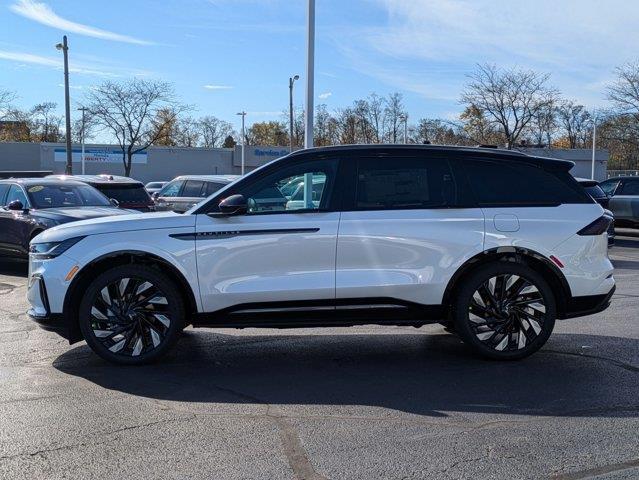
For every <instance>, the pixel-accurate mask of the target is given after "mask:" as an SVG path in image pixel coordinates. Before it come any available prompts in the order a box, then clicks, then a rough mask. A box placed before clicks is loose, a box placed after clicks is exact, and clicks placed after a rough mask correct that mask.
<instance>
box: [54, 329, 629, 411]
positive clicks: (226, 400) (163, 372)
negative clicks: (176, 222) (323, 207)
mask: <svg viewBox="0 0 639 480" xmlns="http://www.w3.org/2000/svg"><path fill="white" fill-rule="evenodd" d="M430 328H431V331H434V332H439V330H437V329H436V328H434V327H430ZM638 348H639V340H636V339H630V338H617V337H602V336H589V335H565V334H555V335H554V336H553V337H552V338H551V340H550V342H549V343H548V344H547V346H546V348H544V349H543V350H542V351H540V352H538V353H537V354H535V355H533V356H532V357H530V358H528V359H526V360H523V361H519V362H495V361H486V360H481V359H479V358H477V357H475V356H473V355H471V354H470V352H469V351H468V349H467V348H466V347H465V346H464V345H462V344H461V343H460V341H459V340H458V339H457V337H455V336H453V335H442V334H439V333H438V334H434V335H428V334H424V335H421V334H417V335H415V334H413V335H408V334H402V333H401V332H398V333H391V334H389V333H383V334H382V333H381V332H380V334H343V335H339V334H336V335H317V334H314V335H308V336H304V335H281V334H279V335H272V336H267V335H264V336H261V335H260V336H255V335H251V336H236V335H225V334H220V333H215V332H212V331H210V330H209V331H197V332H194V331H187V332H186V334H185V335H184V337H183V338H182V339H181V340H180V342H179V344H178V348H176V349H175V350H174V351H173V352H172V353H171V354H170V355H169V356H168V357H167V358H166V359H165V360H163V361H162V362H160V363H157V364H154V365H147V366H143V367H137V368H135V367H119V366H114V365H110V364H108V363H106V362H105V361H103V360H101V359H99V358H98V357H97V356H95V355H94V354H92V353H91V352H90V351H89V350H88V348H87V347H86V346H84V345H82V346H78V347H75V348H73V349H71V350H69V351H68V352H67V353H65V354H63V355H61V356H59V357H58V358H57V359H56V361H55V362H54V366H55V368H57V369H58V370H60V371H62V372H64V373H66V374H69V375H73V376H77V377H81V378H84V379H86V380H88V381H90V382H93V383H95V384H97V385H100V386H101V387H104V388H107V389H111V390H116V391H120V392H125V393H128V394H132V395H138V396H143V397H148V398H153V399H158V400H163V401H171V402H197V403H200V404H201V403H212V404H216V403H217V404H241V403H248V404H254V403H257V404H280V405H299V404H301V405H340V406H348V405H360V406H377V407H385V408H388V409H393V410H398V411H404V412H409V413H412V414H418V415H427V416H445V414H443V413H441V412H443V411H454V412H486V413H488V412H491V413H509V414H519V415H535V416H546V415H553V416H586V415H587V416H620V415H622V416H633V417H634V416H637V415H638V413H639V405H638V404H637V398H639V382H638V381H637V380H639V377H638V376H637V375H638V373H639V367H636V366H633V365H629V364H625V363H622V362H620V361H617V360H614V359H608V358H603V357H597V355H596V354H593V353H592V352H636V351H637V349H638ZM211 408H212V409H215V406H214V405H212V406H211Z"/></svg>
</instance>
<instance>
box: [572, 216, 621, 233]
mask: <svg viewBox="0 0 639 480" xmlns="http://www.w3.org/2000/svg"><path fill="white" fill-rule="evenodd" d="M612 221H613V218H612V217H611V216H610V215H605V214H604V215H602V216H601V217H599V218H598V219H597V220H595V221H594V222H592V223H591V224H590V225H588V226H586V227H584V228H582V229H581V230H579V231H578V232H577V235H601V234H602V233H605V232H606V231H608V227H610V224H611V223H612Z"/></svg>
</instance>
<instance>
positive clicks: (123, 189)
mask: <svg viewBox="0 0 639 480" xmlns="http://www.w3.org/2000/svg"><path fill="white" fill-rule="evenodd" d="M95 188H97V189H98V190H100V191H101V192H102V193H104V194H105V195H106V196H107V197H109V198H115V199H116V200H117V201H118V202H120V203H144V204H146V203H150V202H151V198H150V197H149V194H148V193H147V192H146V190H145V189H144V187H143V186H142V185H138V184H128V185H127V184H122V185H115V184H104V185H96V186H95Z"/></svg>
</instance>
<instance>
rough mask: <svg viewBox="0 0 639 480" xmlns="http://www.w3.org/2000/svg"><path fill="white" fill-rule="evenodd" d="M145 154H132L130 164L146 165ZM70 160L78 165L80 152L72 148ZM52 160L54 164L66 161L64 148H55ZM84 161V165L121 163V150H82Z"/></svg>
mask: <svg viewBox="0 0 639 480" xmlns="http://www.w3.org/2000/svg"><path fill="white" fill-rule="evenodd" d="M147 157H148V155H147V152H146V150H142V151H141V152H138V153H135V154H133V157H132V158H131V162H132V163H146V162H147ZM71 158H72V160H73V161H74V162H78V163H80V162H81V161H82V150H81V149H79V148H74V149H73V150H72V151H71ZM54 160H55V161H56V162H66V161H67V151H66V150H65V149H64V148H56V149H55V150H54ZM84 161H85V162H86V163H120V164H121V163H122V150H117V149H113V148H87V149H85V150H84Z"/></svg>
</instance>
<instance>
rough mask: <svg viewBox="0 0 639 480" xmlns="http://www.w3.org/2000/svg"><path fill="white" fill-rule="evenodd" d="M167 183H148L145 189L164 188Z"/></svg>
mask: <svg viewBox="0 0 639 480" xmlns="http://www.w3.org/2000/svg"><path fill="white" fill-rule="evenodd" d="M165 183H166V182H151V183H147V184H146V187H145V188H162V187H163V186H164V184H165Z"/></svg>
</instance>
